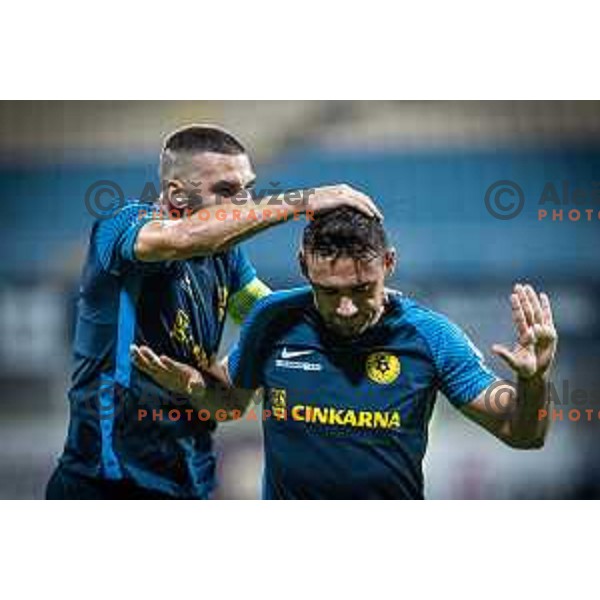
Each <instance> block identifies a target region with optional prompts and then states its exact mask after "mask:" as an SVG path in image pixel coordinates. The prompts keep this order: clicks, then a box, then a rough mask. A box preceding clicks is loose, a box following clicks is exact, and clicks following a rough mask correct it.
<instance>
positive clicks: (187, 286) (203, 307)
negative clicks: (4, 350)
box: [61, 203, 264, 498]
mask: <svg viewBox="0 0 600 600" xmlns="http://www.w3.org/2000/svg"><path fill="white" fill-rule="evenodd" d="M144 206H145V205H141V204H138V203H132V204H129V205H127V206H125V207H124V208H123V209H122V210H121V211H120V212H119V213H118V214H116V215H115V216H113V217H112V218H110V219H106V220H102V221H97V222H96V223H95V224H94V226H93V228H92V232H91V237H90V243H89V250H88V255H87V258H86V262H85V265H84V269H83V275H82V280H81V286H80V294H79V302H78V310H77V324H76V333H75V343H74V363H75V364H74V372H73V378H72V386H71V389H70V392H69V400H70V409H71V415H70V423H69V432H68V437H67V443H66V447H65V451H64V454H63V457H62V458H61V461H62V463H63V465H64V466H65V467H67V468H70V469H72V470H75V471H76V472H79V473H81V474H83V475H89V476H92V477H103V478H109V479H121V478H128V479H131V480H133V481H134V482H135V483H137V484H138V485H140V486H143V487H145V488H149V489H152V490H157V491H159V492H162V493H166V494H171V495H173V496H177V497H190V498H198V497H199V498H203V497H206V496H207V495H208V494H209V492H210V490H211V489H212V487H213V484H214V471H215V460H214V456H213V454H212V447H211V431H212V429H214V424H213V423H212V422H202V421H198V420H197V419H195V420H194V419H192V420H180V421H171V420H169V419H168V418H167V414H168V410H169V409H170V408H173V407H175V406H176V407H178V408H180V409H181V408H182V405H183V408H185V407H186V406H185V400H181V399H176V398H173V397H172V396H171V395H169V394H168V393H167V392H165V391H164V390H162V389H161V388H159V387H157V386H156V385H155V384H154V383H153V382H152V381H151V380H150V379H149V378H147V377H146V376H145V375H143V374H142V373H140V372H139V371H137V370H136V369H135V368H133V367H132V363H131V360H130V345H131V344H132V343H136V344H147V345H148V346H150V347H151V348H152V349H153V350H155V351H156V352H157V353H158V354H166V355H168V356H170V357H172V358H174V359H176V360H179V361H181V362H184V363H187V364H190V365H195V366H198V367H203V366H206V365H207V364H208V363H209V362H210V361H211V360H214V357H215V355H216V353H217V350H218V347H219V343H220V341H221V335H222V332H223V325H224V322H225V317H226V313H227V312H228V310H230V309H234V312H235V313H236V315H237V316H238V318H243V316H244V311H245V310H247V309H248V308H250V300H249V299H251V298H252V294H251V293H249V292H248V290H250V291H252V289H258V290H263V291H264V286H262V284H260V282H259V280H258V279H256V273H255V270H254V268H253V267H252V265H251V264H250V263H249V261H248V260H247V258H246V256H245V254H244V252H243V251H242V250H241V249H240V248H239V247H236V248H234V249H233V250H231V251H228V252H223V253H219V254H215V255H213V256H208V257H202V258H193V259H189V260H183V261H170V262H163V263H142V262H140V261H138V260H136V257H135V255H134V246H135V240H136V237H137V234H138V232H139V230H140V229H141V227H142V226H143V225H144V224H145V223H146V222H147V221H148V218H146V217H144V216H143V214H144V212H145V211H143V208H144ZM146 208H147V207H146ZM140 408H143V409H146V411H147V416H146V417H145V418H140V412H139V410H140ZM152 411H162V413H161V412H154V413H153V412H152Z"/></svg>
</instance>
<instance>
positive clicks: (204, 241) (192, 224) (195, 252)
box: [135, 184, 382, 262]
mask: <svg viewBox="0 0 600 600" xmlns="http://www.w3.org/2000/svg"><path fill="white" fill-rule="evenodd" d="M300 193H301V194H304V195H303V196H302V197H303V198H305V199H306V201H305V202H303V203H301V204H298V205H294V206H290V205H289V204H286V203H282V205H281V206H277V209H275V208H273V207H271V208H269V201H270V199H271V197H270V196H267V197H265V198H263V199H262V200H261V201H260V203H258V204H256V203H254V202H252V203H247V204H245V205H243V206H235V205H232V204H230V203H228V204H220V205H217V206H212V207H210V208H206V209H203V217H202V219H200V218H196V217H195V216H194V215H190V216H189V217H188V218H185V219H177V220H166V221H162V220H159V221H150V222H148V223H146V224H145V225H144V226H143V227H142V228H141V229H140V230H139V233H138V234H137V238H136V241H135V256H136V258H137V259H138V260H141V261H143V262H158V261H165V260H184V259H188V258H191V257H193V256H207V255H211V254H215V253H217V252H223V251H226V250H229V249H230V248H231V247H232V246H234V245H236V244H237V243H239V242H241V241H243V240H245V239H247V238H250V237H252V236H254V235H256V234H257V233H259V232H260V231H263V230H264V229H267V228H269V227H273V226H274V225H278V224H280V223H284V222H286V217H288V216H290V215H294V214H298V213H306V214H308V215H314V214H318V213H319V212H323V211H329V210H333V209H335V208H339V207H340V206H350V207H352V208H355V209H357V210H360V211H361V212H363V213H365V214H366V215H368V216H370V217H377V218H382V215H381V213H380V212H379V210H378V209H377V207H376V206H375V204H374V203H373V201H372V200H371V199H370V198H369V197H368V196H366V195H365V194H363V193H361V192H359V191H358V190H355V189H353V188H352V187H350V186H348V185H344V184H342V185H333V186H325V187H320V188H316V189H314V190H307V191H305V192H300ZM234 211H235V212H234ZM217 213H219V218H217ZM257 213H258V214H260V215H261V218H260V219H256V214H257ZM252 216H254V218H252Z"/></svg>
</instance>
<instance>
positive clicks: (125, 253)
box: [91, 203, 151, 274]
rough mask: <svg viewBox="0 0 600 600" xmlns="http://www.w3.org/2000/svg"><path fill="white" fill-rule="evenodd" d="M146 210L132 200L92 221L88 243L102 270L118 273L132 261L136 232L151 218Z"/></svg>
mask: <svg viewBox="0 0 600 600" xmlns="http://www.w3.org/2000/svg"><path fill="white" fill-rule="evenodd" d="M146 213H147V211H145V210H144V208H143V205H142V204H138V203H134V204H129V205H127V206H125V207H124V208H123V209H122V210H120V211H119V212H118V213H117V214H115V215H113V216H112V217H110V218H108V219H102V220H99V221H97V222H96V224H95V226H94V231H93V234H92V238H91V243H92V244H93V245H94V246H95V249H96V253H97V257H98V260H99V262H100V265H101V266H102V268H103V269H104V270H105V271H108V272H111V273H114V274H119V273H120V272H121V271H122V270H123V268H124V267H125V266H127V265H131V264H133V263H135V262H136V260H137V259H136V257H135V242H136V239H137V235H138V233H139V231H140V229H141V228H142V227H143V226H144V225H146V223H148V222H149V221H150V220H151V217H150V216H148V215H147V214H146Z"/></svg>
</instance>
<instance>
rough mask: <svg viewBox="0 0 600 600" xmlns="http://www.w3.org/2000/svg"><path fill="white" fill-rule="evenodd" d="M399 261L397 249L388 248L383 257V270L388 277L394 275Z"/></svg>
mask: <svg viewBox="0 0 600 600" xmlns="http://www.w3.org/2000/svg"><path fill="white" fill-rule="evenodd" d="M397 261H398V259H397V257H396V248H393V247H391V248H388V249H387V250H386V251H385V254H384V255H383V268H384V270H385V276H386V277H390V276H391V275H393V273H394V270H395V269H396V264H397Z"/></svg>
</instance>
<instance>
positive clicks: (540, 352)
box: [462, 285, 558, 449]
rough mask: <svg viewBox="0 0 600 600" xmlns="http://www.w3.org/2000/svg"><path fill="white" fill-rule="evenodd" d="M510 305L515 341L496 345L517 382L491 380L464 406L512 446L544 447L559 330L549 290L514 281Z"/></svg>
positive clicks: (481, 422)
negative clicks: (510, 346) (509, 345)
mask: <svg viewBox="0 0 600 600" xmlns="http://www.w3.org/2000/svg"><path fill="white" fill-rule="evenodd" d="M511 305H512V314H513V321H514V324H515V328H516V331H517V343H516V345H515V348H514V349H513V350H512V351H510V350H508V349H507V348H506V347H504V346H500V345H496V346H494V348H493V350H494V352H495V353H496V354H498V355H499V356H501V357H502V358H503V359H504V360H505V361H506V362H507V364H508V365H509V366H510V368H511V369H512V370H513V371H514V372H515V374H516V376H517V383H516V385H515V384H512V383H510V382H505V381H499V382H496V383H493V384H492V385H491V386H490V387H489V388H488V389H487V390H485V391H484V392H483V393H482V394H480V395H479V396H478V397H477V398H476V399H475V400H474V401H473V402H471V403H470V404H467V405H466V406H465V407H464V408H462V412H463V414H465V416H467V417H468V418H470V419H472V420H473V421H475V422H476V423H478V424H479V425H481V426H483V427H485V428H486V429H487V430H488V431H490V432H491V433H492V434H493V435H495V436H496V437H498V438H499V439H501V440H502V441H503V442H505V443H506V444H508V445H509V446H511V447H513V448H523V449H529V448H541V447H542V446H543V445H544V441H545V438H546V434H547V431H548V425H549V419H548V415H549V413H550V406H549V405H550V403H551V397H550V394H549V386H548V383H549V370H550V367H551V366H552V363H553V361H554V357H555V354H556V347H557V340H558V336H557V333H556V329H555V327H554V321H553V317H552V309H551V306H550V301H549V299H548V296H547V295H546V294H541V295H540V296H538V295H537V294H536V292H535V291H534V289H533V288H532V287H531V286H529V285H527V286H522V285H516V286H515V290H514V292H513V294H511Z"/></svg>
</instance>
